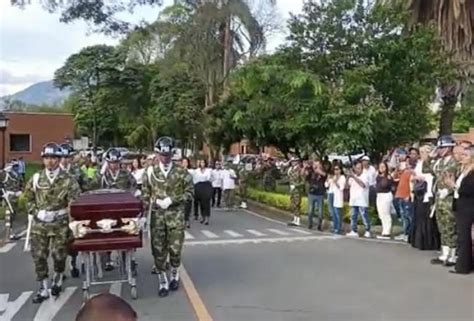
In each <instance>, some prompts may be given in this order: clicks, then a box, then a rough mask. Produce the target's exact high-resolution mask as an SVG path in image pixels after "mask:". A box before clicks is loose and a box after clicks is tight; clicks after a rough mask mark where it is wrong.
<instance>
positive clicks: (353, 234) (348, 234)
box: [346, 231, 359, 237]
mask: <svg viewBox="0 0 474 321" xmlns="http://www.w3.org/2000/svg"><path fill="white" fill-rule="evenodd" d="M346 236H348V237H359V234H358V233H357V232H354V231H350V232H349V233H347V234H346Z"/></svg>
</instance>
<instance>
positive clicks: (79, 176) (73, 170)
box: [63, 164, 90, 192]
mask: <svg viewBox="0 0 474 321" xmlns="http://www.w3.org/2000/svg"><path fill="white" fill-rule="evenodd" d="M63 170H64V171H65V172H66V173H68V174H69V175H71V176H72V177H74V178H75V179H76V181H77V183H78V184H79V187H80V188H81V191H83V192H85V191H87V190H88V189H89V187H90V186H89V184H88V178H87V175H86V173H85V172H84V171H83V170H81V168H80V167H79V165H77V164H71V165H69V166H68V167H67V168H63Z"/></svg>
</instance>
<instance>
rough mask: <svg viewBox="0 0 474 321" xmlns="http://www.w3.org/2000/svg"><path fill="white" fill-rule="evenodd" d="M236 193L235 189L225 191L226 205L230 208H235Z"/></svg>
mask: <svg viewBox="0 0 474 321" xmlns="http://www.w3.org/2000/svg"><path fill="white" fill-rule="evenodd" d="M234 199H235V191H234V190H233V189H225V190H224V204H225V206H226V207H228V208H233V207H234V206H235V201H234Z"/></svg>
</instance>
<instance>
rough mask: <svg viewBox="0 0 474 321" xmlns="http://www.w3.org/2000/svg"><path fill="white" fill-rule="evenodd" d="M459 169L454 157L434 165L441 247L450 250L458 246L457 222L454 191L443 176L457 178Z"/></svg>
mask: <svg viewBox="0 0 474 321" xmlns="http://www.w3.org/2000/svg"><path fill="white" fill-rule="evenodd" d="M458 169H459V164H458V162H456V160H455V159H454V158H453V157H452V156H448V157H444V158H441V159H439V160H437V161H436V162H434V165H433V173H434V175H435V177H436V181H435V184H434V186H435V187H434V188H435V195H436V201H435V206H436V219H437V221H438V225H439V231H440V234H441V245H442V246H447V247H449V248H450V249H455V248H456V245H457V240H456V220H455V218H454V213H453V197H454V189H453V188H451V187H449V186H448V185H446V184H445V183H444V180H443V175H446V174H447V173H449V174H451V175H452V176H453V177H456V174H457V172H458ZM443 194H444V195H443Z"/></svg>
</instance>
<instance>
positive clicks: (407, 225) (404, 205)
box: [398, 198, 413, 235]
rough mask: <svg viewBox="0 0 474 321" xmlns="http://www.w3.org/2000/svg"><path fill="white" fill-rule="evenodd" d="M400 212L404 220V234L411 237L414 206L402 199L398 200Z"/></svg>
mask: <svg viewBox="0 0 474 321" xmlns="http://www.w3.org/2000/svg"><path fill="white" fill-rule="evenodd" d="M398 210H399V212H400V217H401V218H402V224H403V234H404V235H410V232H411V229H412V226H413V204H412V203H411V202H410V201H405V200H404V199H402V198H399V199H398Z"/></svg>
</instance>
